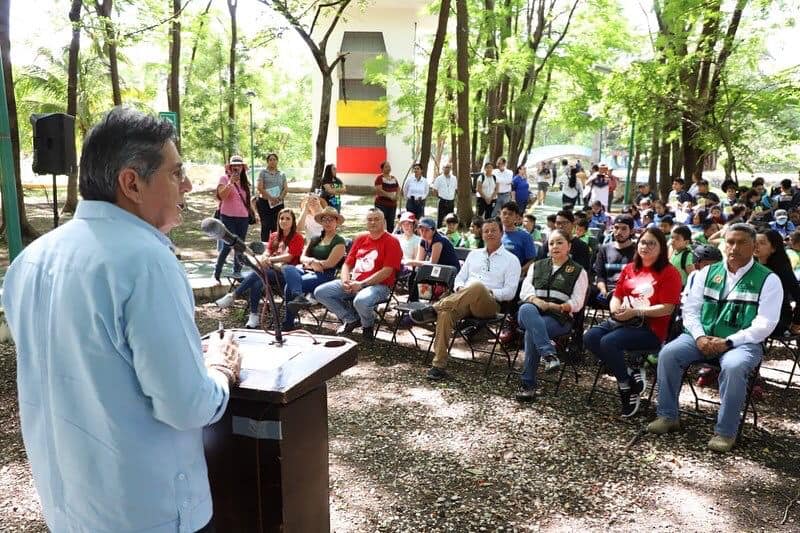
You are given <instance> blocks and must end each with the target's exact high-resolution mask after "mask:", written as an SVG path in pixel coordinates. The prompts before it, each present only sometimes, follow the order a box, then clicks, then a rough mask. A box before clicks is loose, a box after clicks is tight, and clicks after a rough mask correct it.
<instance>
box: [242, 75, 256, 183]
mask: <svg viewBox="0 0 800 533" xmlns="http://www.w3.org/2000/svg"><path fill="white" fill-rule="evenodd" d="M244 95H245V96H246V97H247V103H248V105H249V106H250V173H251V174H253V173H255V171H256V165H255V145H254V144H253V98H255V96H256V93H255V91H253V90H252V89H249V90H248V91H247V92H246V93H244Z"/></svg>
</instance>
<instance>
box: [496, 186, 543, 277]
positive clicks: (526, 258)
mask: <svg viewBox="0 0 800 533" xmlns="http://www.w3.org/2000/svg"><path fill="white" fill-rule="evenodd" d="M518 218H519V208H518V206H517V203H516V202H506V203H505V204H503V207H502V208H501V209H500V221H501V222H502V224H503V237H502V239H501V241H502V243H503V247H504V248H505V249H506V250H508V251H509V252H511V253H512V254H514V255H515V256H516V257H517V259H518V260H519V264H520V265H522V272H527V271H528V267H529V266H530V264H531V263H532V262H533V261H534V260H535V259H536V255H537V250H536V245H535V244H533V239H531V235H530V233H528V232H527V231H525V230H524V229H521V228H518V227H517V219H518Z"/></svg>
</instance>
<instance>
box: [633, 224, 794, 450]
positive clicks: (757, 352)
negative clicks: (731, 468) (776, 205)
mask: <svg viewBox="0 0 800 533" xmlns="http://www.w3.org/2000/svg"><path fill="white" fill-rule="evenodd" d="M755 239H756V235H755V231H754V230H753V228H752V227H750V226H749V225H747V224H734V225H733V226H730V227H729V228H728V231H727V232H726V234H725V241H726V250H727V255H726V257H725V261H723V262H719V263H714V264H712V265H710V266H708V267H706V268H704V269H702V270H700V271H698V272H697V273H696V274H695V275H694V276H693V280H692V286H691V288H688V289H687V294H686V298H685V300H684V302H683V308H682V313H683V327H684V329H685V331H686V332H685V333H683V334H682V335H680V336H679V337H678V338H677V339H675V340H673V341H672V342H670V343H669V344H667V345H666V346H664V348H663V349H662V350H661V352H660V353H659V356H658V409H657V415H658V417H657V418H656V420H654V421H653V422H651V423H650V424H649V425H648V426H647V430H648V431H649V432H650V433H656V434H662V433H668V432H670V431H678V430H679V429H680V423H679V420H678V396H679V394H680V389H681V384H682V381H683V374H684V370H685V369H686V368H687V367H688V366H689V365H690V364H692V363H696V362H701V361H704V360H706V359H712V358H714V359H717V358H718V359H719V363H720V365H721V368H722V372H721V373H720V377H719V382H720V387H719V391H720V402H721V406H720V410H719V414H718V415H717V424H716V426H715V428H714V436H713V438H712V439H711V440H710V441H709V442H708V447H709V448H710V449H711V450H713V451H716V452H727V451H730V449H731V448H733V445H734V443H735V442H736V434H737V431H738V428H739V421H740V418H741V416H740V413H741V410H742V408H743V407H744V402H745V395H746V389H747V379H748V375H749V374H750V372H751V371H752V370H753V369H754V368H755V367H756V366H758V363H759V362H760V361H761V356H762V355H763V349H762V345H761V343H762V342H763V341H764V339H766V338H767V336H768V335H769V334H770V333H772V331H773V330H774V329H775V326H776V325H777V324H778V321H779V319H780V308H779V307H778V306H777V305H775V304H774V302H778V301H782V300H783V289H782V287H781V282H780V279H779V278H778V276H776V275H775V274H774V273H772V272H770V270H769V269H768V268H767V267H765V266H763V265H761V264H759V263H758V262H757V261H755V260H754V259H753V253H754V251H755Z"/></svg>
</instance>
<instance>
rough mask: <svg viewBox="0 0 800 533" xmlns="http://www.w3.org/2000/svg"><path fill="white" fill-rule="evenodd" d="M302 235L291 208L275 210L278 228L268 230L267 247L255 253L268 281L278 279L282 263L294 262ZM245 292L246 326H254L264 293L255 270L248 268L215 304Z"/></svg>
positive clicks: (227, 302) (221, 304) (297, 259)
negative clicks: (234, 287)
mask: <svg viewBox="0 0 800 533" xmlns="http://www.w3.org/2000/svg"><path fill="white" fill-rule="evenodd" d="M303 243H304V240H303V235H302V234H301V233H299V232H298V231H297V220H296V219H295V216H294V211H292V210H291V209H283V210H281V212H280V213H278V230H277V231H274V232H272V235H270V236H269V241H268V242H267V249H266V250H265V251H264V253H263V254H262V255H261V256H259V257H258V260H259V262H260V263H261V264H262V265H263V266H264V268H265V272H264V274H265V275H266V276H267V279H268V280H269V281H270V282H276V281H278V274H279V273H280V272H281V267H282V266H283V265H287V264H288V265H296V264H298V263H299V262H300V256H301V255H302V254H303ZM246 292H248V293H249V298H248V299H249V302H250V315H249V316H248V318H247V324H245V327H246V328H257V327H258V325H259V323H260V317H259V315H258V303H259V302H260V301H261V296H262V294H263V293H264V284H263V282H262V281H261V278H260V277H259V276H258V274H256V273H255V272H251V273H250V274H248V275H247V277H245V278H244V280H243V281H242V283H241V284H240V285H239V286H238V287H236V289H235V290H234V291H233V292H229V293H228V294H226V295H225V296H223V297H222V298H220V299H219V300H217V302H216V304H217V306H218V307H219V308H220V309H225V308H226V307H229V306H230V305H231V304H232V303H233V301H234V300H235V299H236V297H238V296H242V295H243V294H244V293H246Z"/></svg>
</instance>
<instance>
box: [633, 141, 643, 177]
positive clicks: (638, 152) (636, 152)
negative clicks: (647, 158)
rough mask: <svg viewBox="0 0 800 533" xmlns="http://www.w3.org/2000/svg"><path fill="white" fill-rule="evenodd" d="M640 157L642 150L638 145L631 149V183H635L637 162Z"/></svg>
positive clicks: (637, 171) (637, 170) (637, 168)
mask: <svg viewBox="0 0 800 533" xmlns="http://www.w3.org/2000/svg"><path fill="white" fill-rule="evenodd" d="M641 158H642V152H641V150H639V147H638V146H635V147H634V149H633V162H632V163H631V184H634V183H636V176H638V175H639V163H640V161H641Z"/></svg>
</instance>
